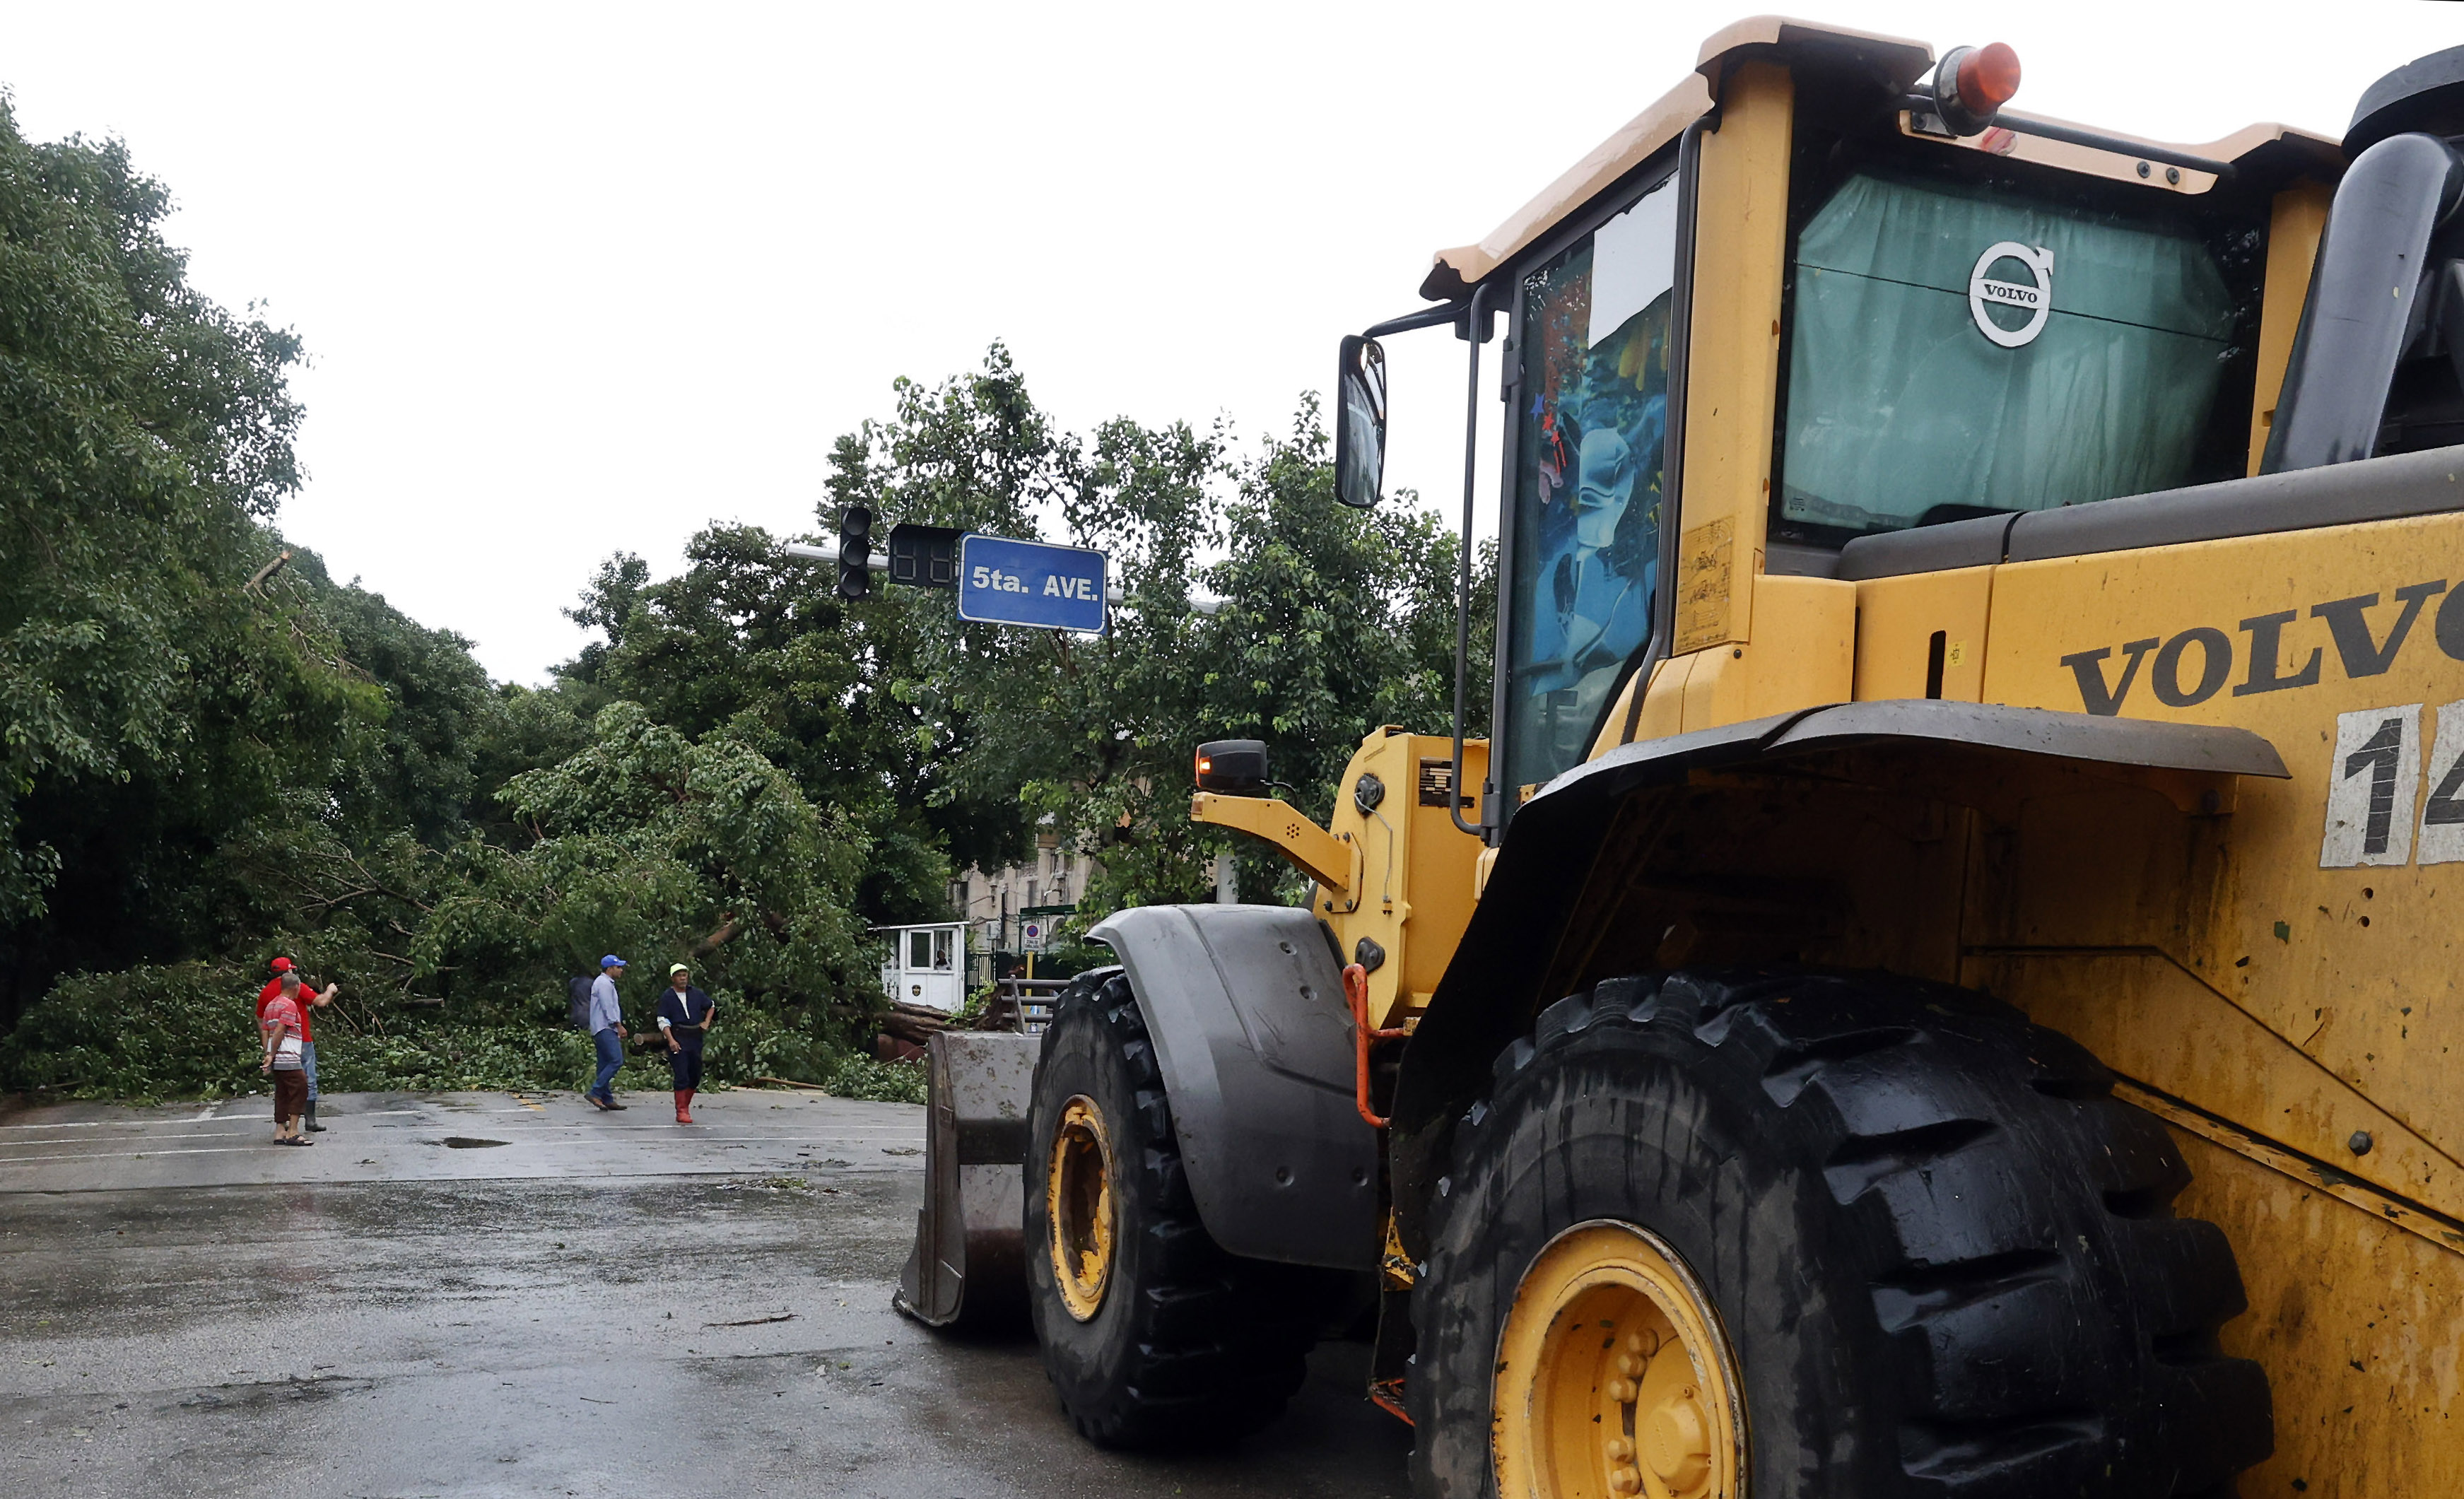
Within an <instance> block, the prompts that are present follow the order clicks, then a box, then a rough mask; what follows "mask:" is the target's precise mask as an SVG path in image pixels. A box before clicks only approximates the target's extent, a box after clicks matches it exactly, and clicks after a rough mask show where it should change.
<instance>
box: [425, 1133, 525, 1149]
mask: <svg viewBox="0 0 2464 1499" xmlns="http://www.w3.org/2000/svg"><path fill="white" fill-rule="evenodd" d="M436 1143H437V1144H439V1145H442V1146H444V1147H445V1148H446V1149H447V1150H486V1149H488V1148H489V1147H491V1146H494V1145H507V1144H511V1143H512V1141H510V1140H483V1139H477V1138H474V1137H473V1136H471V1135H447V1136H445V1138H443V1139H441V1140H438V1141H437V1142H436Z"/></svg>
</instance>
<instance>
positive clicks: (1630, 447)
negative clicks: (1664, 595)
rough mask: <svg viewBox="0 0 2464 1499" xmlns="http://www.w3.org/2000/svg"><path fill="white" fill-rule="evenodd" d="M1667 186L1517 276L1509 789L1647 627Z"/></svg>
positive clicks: (1605, 687)
mask: <svg viewBox="0 0 2464 1499" xmlns="http://www.w3.org/2000/svg"><path fill="white" fill-rule="evenodd" d="M1676 203H1677V189H1676V185H1675V183H1674V181H1669V182H1663V183H1662V184H1661V186H1659V187H1656V188H1654V189H1652V190H1651V191H1649V192H1647V193H1645V194H1644V195H1643V196H1642V197H1641V198H1640V199H1639V200H1638V201H1637V202H1636V203H1635V204H1634V205H1633V206H1632V207H1631V208H1628V209H1625V210H1624V211H1622V212H1619V213H1617V214H1616V215H1615V216H1613V217H1611V218H1610V219H1608V220H1607V221H1606V222H1604V223H1602V224H1601V225H1599V226H1598V227H1597V228H1596V229H1595V230H1593V231H1591V232H1590V233H1587V234H1585V235H1583V236H1582V237H1581V238H1580V239H1578V240H1576V241H1575V242H1574V243H1573V244H1572V245H1570V246H1568V247H1567V248H1566V249H1565V250H1564V251H1562V252H1561V253H1559V254H1557V255H1556V256H1554V257H1553V258H1551V260H1549V261H1547V262H1546V263H1545V264H1543V265H1541V266H1540V267H1538V268H1537V269H1535V270H1532V271H1530V272H1529V273H1527V274H1526V275H1525V276H1523V277H1522V282H1521V287H1520V293H1521V300H1520V304H1519V305H1518V306H1517V307H1516V309H1515V312H1516V319H1515V323H1516V333H1515V346H1516V347H1517V348H1519V349H1521V350H1522V351H1523V353H1522V359H1523V372H1522V379H1521V381H1520V383H1519V391H1520V395H1519V400H1518V402H1517V406H1516V408H1515V411H1514V417H1513V419H1514V423H1515V428H1516V430H1515V448H1514V453H1515V457H1514V468H1513V475H1512V476H1513V484H1514V495H1513V501H1512V505H1511V508H1510V511H1509V514H1510V516H1511V518H1512V519H1511V524H1512V527H1513V540H1512V546H1511V555H1512V559H1513V561H1512V566H1511V572H1510V576H1509V577H1508V579H1507V587H1508V588H1509V589H1510V591H1511V596H1510V599H1509V604H1508V615H1507V617H1508V619H1509V620H1510V622H1511V624H1510V628H1509V630H1508V651H1507V688H1506V699H1507V700H1506V709H1507V730H1506V733H1505V735H1504V738H1505V755H1506V765H1505V774H1504V775H1503V776H1502V778H1501V780H1500V784H1501V785H1503V786H1504V787H1505V788H1506V794H1507V797H1508V799H1509V800H1515V799H1519V795H1518V794H1519V791H1520V788H1523V787H1527V786H1533V785H1537V784H1539V783H1543V782H1546V781H1548V780H1549V779H1550V778H1551V777H1552V776H1555V775H1556V774H1557V773H1558V772H1560V771H1562V770H1565V769H1567V768H1568V767H1570V766H1572V765H1574V764H1577V763H1579V762H1580V761H1581V760H1582V759H1583V754H1584V751H1585V750H1587V749H1588V748H1589V747H1590V745H1591V742H1592V739H1593V738H1595V736H1596V735H1597V733H1598V731H1599V725H1600V718H1601V716H1602V715H1603V714H1604V713H1605V712H1606V711H1607V708H1608V705H1609V702H1610V700H1611V699H1612V698H1613V697H1614V696H1615V695H1616V692H1617V687H1618V686H1619V684H1620V683H1621V682H1622V681H1623V680H1624V676H1625V673H1626V672H1627V671H1628V670H1629V669H1630V668H1631V666H1632V664H1633V662H1634V661H1635V659H1636V658H1637V656H1638V654H1639V651H1640V650H1641V649H1642V647H1643V645H1644V644H1645V643H1646V642H1647V641H1648V639H1649V638H1650V634H1651V619H1652V607H1651V601H1652V590H1653V588H1654V587H1655V585H1656V584H1657V582H1658V572H1659V562H1660V522H1661V477H1662V472H1663V469H1664V460H1665V456H1666V454H1665V448H1666V437H1667V431H1668V319H1669V311H1670V306H1671V298H1670V295H1669V294H1670V289H1671V287H1672V286H1673V285H1674V283H1675V279H1676V254H1677V212H1676Z"/></svg>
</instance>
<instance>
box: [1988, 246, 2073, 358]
mask: <svg viewBox="0 0 2464 1499" xmlns="http://www.w3.org/2000/svg"><path fill="white" fill-rule="evenodd" d="M2000 260H2016V261H2018V262H2019V264H2020V265H2021V266H2023V267H2025V268H2026V270H2027V273H2028V275H2029V276H2030V277H2031V279H2029V280H2026V281H1997V280H1994V279H1992V278H1991V277H1990V276H1987V275H1986V274H1985V273H1986V272H1988V271H1990V270H1991V269H1992V268H1993V265H1994V263H1995V262H1996V261H2000ZM1989 307H2010V308H2015V309H2016V310H2018V311H2020V312H2024V313H2026V314H2027V315H2028V320H2027V321H2025V322H2023V323H2021V324H2019V325H2018V326H2017V327H2015V328H2006V327H2004V326H2002V325H2001V324H2000V323H1998V322H1995V321H1994V320H1993V319H1992V317H1991V314H1989V313H1988V312H1987V311H1986V309H1987V308H1989ZM2053 310H2054V253H2053V252H2052V251H2050V250H2038V249H2031V248H2029V247H2028V246H2026V245H2023V244H2020V243H2019V242H2018V241H2016V240H2012V239H2006V240H2004V241H2002V242H2001V243H2000V244H1998V245H1990V246H1988V247H1986V251H1985V254H1981V255H1978V256H1977V257H1976V269H1975V270H1973V271H1970V272H1969V273H1968V311H1969V316H1970V317H1972V318H1974V319H1975V320H1976V330H1977V331H1978V332H1979V333H1982V334H1984V335H1985V336H1986V337H1987V338H1989V339H1991V340H1992V341H1993V342H1996V343H1999V344H2000V345H2002V346H2003V347H2004V348H2006V349H2015V348H2018V347H2019V346H2020V345H2022V344H2026V343H2033V342H2035V339H2036V335H2037V334H2039V333H2042V332H2044V331H2045V315H2046V314H2047V313H2050V312H2052V311H2053Z"/></svg>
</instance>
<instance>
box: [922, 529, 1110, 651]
mask: <svg viewBox="0 0 2464 1499" xmlns="http://www.w3.org/2000/svg"><path fill="white" fill-rule="evenodd" d="M958 618H960V619H963V620H974V621H976V622H978V623H979V624H987V625H1039V626H1042V627H1044V628H1047V629H1070V630H1077V631H1079V632H1080V633H1082V634H1089V635H1100V634H1102V633H1103V632H1104V554H1103V553H1101V552H1090V551H1088V550H1087V549H1086V548H1084V547H1078V546H1047V545H1045V543H1044V542H1042V541H1018V540H1011V539H1010V538H1008V537H1005V536H977V535H974V534H973V533H970V534H968V535H966V536H963V537H960V538H959V539H958Z"/></svg>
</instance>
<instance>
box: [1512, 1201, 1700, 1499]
mask: <svg viewBox="0 0 2464 1499" xmlns="http://www.w3.org/2000/svg"><path fill="white" fill-rule="evenodd" d="M1489 1409H1490V1413H1491V1414H1490V1432H1491V1439H1492V1442H1491V1452H1492V1456H1493V1457H1494V1459H1495V1461H1496V1464H1497V1491H1498V1494H1499V1495H1500V1499H1629V1496H1633V1495H1643V1496H1646V1499H1740V1496H1741V1495H1742V1494H1743V1493H1744V1491H1745V1476H1746V1448H1745V1441H1746V1412H1745V1399H1744V1396H1743V1393H1742V1392H1741V1390H1740V1389H1739V1387H1738V1383H1737V1373H1736V1360H1735V1357H1734V1356H1732V1355H1731V1354H1730V1353H1729V1351H1728V1340H1727V1334H1724V1333H1723V1332H1722V1331H1721V1328H1720V1322H1719V1314H1718V1312H1715V1311H1714V1310H1713V1309H1712V1307H1711V1302H1710V1298H1709V1297H1708V1296H1707V1295H1705V1293H1704V1290H1703V1287H1702V1283H1701V1282H1700V1281H1698V1280H1696V1279H1695V1277H1694V1272H1693V1271H1692V1270H1690V1269H1688V1268H1686V1266H1685V1262H1684V1261H1683V1260H1682V1259H1680V1258H1679V1257H1678V1255H1677V1251H1676V1250H1674V1249H1672V1248H1670V1247H1669V1246H1668V1245H1667V1244H1665V1243H1664V1242H1662V1241H1661V1239H1660V1238H1659V1236H1657V1235H1655V1234H1652V1233H1650V1232H1648V1231H1647V1230H1644V1229H1641V1228H1637V1227H1635V1226H1634V1225H1633V1224H1631V1223H1578V1224H1576V1225H1575V1226H1574V1227H1573V1228H1569V1229H1567V1230H1566V1231H1565V1232H1564V1233H1562V1234H1559V1235H1558V1236H1557V1237H1556V1239H1554V1240H1553V1241H1551V1244H1550V1245H1549V1246H1548V1247H1547V1248H1546V1249H1543V1250H1542V1251H1541V1252H1540V1257H1539V1258H1538V1259H1536V1260H1534V1261H1532V1262H1531V1268H1530V1269H1529V1270H1527V1271H1525V1272H1524V1276H1523V1284H1522V1285H1521V1287H1519V1288H1518V1289H1517V1290H1516V1291H1515V1294H1514V1304H1513V1306H1512V1307H1511V1308H1509V1309H1508V1310H1507V1315H1506V1327H1505V1330H1504V1331H1503V1333H1502V1334H1500V1335H1499V1338H1498V1350H1497V1378H1496V1383H1495V1385H1494V1386H1493V1387H1492V1391H1491V1396H1490V1405H1489Z"/></svg>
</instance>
